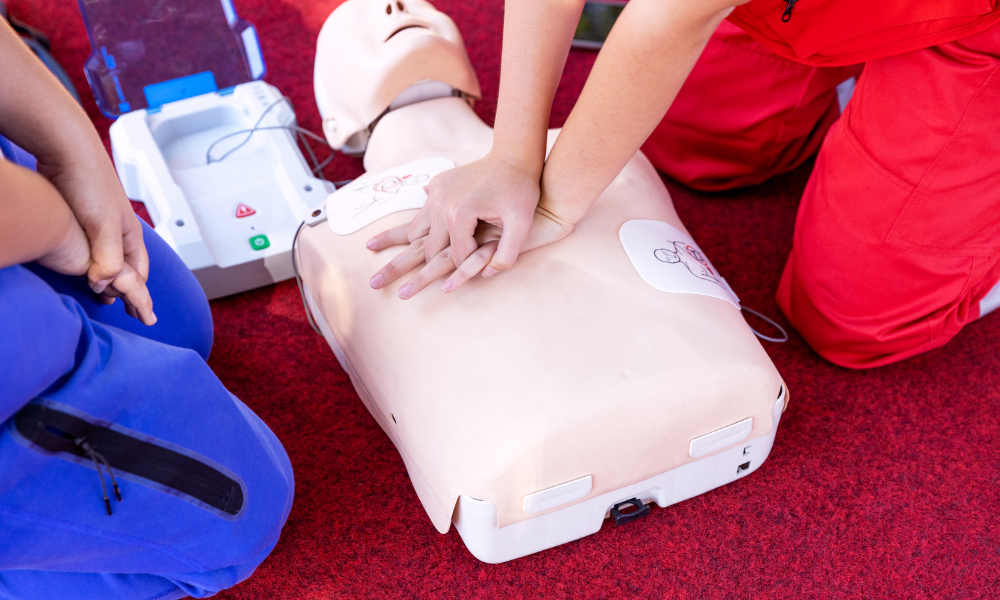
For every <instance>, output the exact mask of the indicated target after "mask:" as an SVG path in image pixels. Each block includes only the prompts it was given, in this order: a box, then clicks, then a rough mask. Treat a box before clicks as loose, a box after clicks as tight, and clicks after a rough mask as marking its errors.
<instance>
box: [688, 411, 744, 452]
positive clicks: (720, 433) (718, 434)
mask: <svg viewBox="0 0 1000 600" xmlns="http://www.w3.org/2000/svg"><path fill="white" fill-rule="evenodd" d="M751 431H753V417H750V418H748V419H744V420H742V421H740V422H739V423H733V424H732V425H728V426H726V427H723V428H722V429H718V430H716V431H713V432H712V433H706V434H705V435H703V436H701V437H696V438H694V439H693V440H691V457H692V458H698V457H699V456H705V455H706V454H711V453H713V452H715V451H716V450H722V449H723V448H725V447H726V446H732V445H733V444H735V443H737V442H742V441H743V440H745V439H747V438H748V437H750V432H751Z"/></svg>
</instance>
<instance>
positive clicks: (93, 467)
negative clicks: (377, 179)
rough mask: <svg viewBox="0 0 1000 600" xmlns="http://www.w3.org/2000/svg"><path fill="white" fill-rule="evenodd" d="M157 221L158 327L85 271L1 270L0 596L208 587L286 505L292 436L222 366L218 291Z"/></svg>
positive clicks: (228, 572) (271, 529)
mask: <svg viewBox="0 0 1000 600" xmlns="http://www.w3.org/2000/svg"><path fill="white" fill-rule="evenodd" d="M145 234H146V239H147V248H148V250H149V254H150V262H151V268H150V280H149V286H150V293H151V294H152V296H153V301H154V305H155V307H156V311H157V315H158V316H159V318H160V321H159V322H158V323H157V325H155V326H154V327H152V328H146V327H144V326H142V325H141V324H139V323H138V322H137V321H133V320H131V319H130V318H129V317H127V316H125V314H124V311H123V309H122V306H121V303H120V302H118V303H116V304H115V305H112V306H111V307H105V306H103V305H101V304H99V303H98V302H96V301H95V300H94V299H93V297H92V295H91V294H90V292H89V290H88V289H87V288H86V285H85V284H84V283H83V282H82V281H77V280H73V279H72V278H64V277H61V276H58V275H54V274H52V273H49V272H46V271H44V269H39V268H37V267H34V266H32V267H29V268H26V267H20V266H18V267H10V268H8V269H4V270H0V332H3V333H2V336H3V339H2V340H0V341H2V344H0V381H2V382H3V385H2V386H0V598H5V599H8V598H9V599H11V600H15V599H16V600H20V599H25V600H27V599H40V598H60V599H75V598H80V599H90V598H95V599H96V598H124V599H136V600H152V599H154V598H162V599H170V598H181V597H184V596H185V595H192V596H195V597H205V596H210V595H212V594H214V593H216V592H218V591H220V590H222V589H225V588H227V587H230V586H232V585H234V584H235V583H237V582H239V581H242V580H243V579H245V578H247V577H248V576H249V575H250V574H251V573H253V570H254V569H255V568H256V567H257V565H258V564H260V562H261V561H263V559H264V558H265V557H266V556H267V554H268V553H269V552H270V551H271V549H272V548H273V547H274V545H275V543H276V542H277V540H278V536H279V534H280V531H281V527H282V525H283V524H284V522H285V519H286V518H287V516H288V511H289V509H290V507H291V501H292V496H293V485H294V484H293V479H292V472H291V466H290V464H289V462H288V458H287V456H286V454H285V452H284V450H283V449H282V447H281V445H280V443H279V442H278V440H277V439H276V438H275V437H274V435H273V434H272V433H271V431H270V430H269V429H268V428H267V426H266V425H264V423H263V422H261V421H260V419H258V418H257V417H256V416H255V415H254V414H253V413H252V412H251V411H250V410H249V409H248V408H247V407H246V406H244V405H243V403H242V402H240V401H239V400H237V399H236V398H234V397H233V396H232V395H231V394H229V392H228V391H226V389H225V388H224V387H223V385H222V384H221V383H220V382H219V380H218V379H217V378H216V377H215V376H214V374H213V373H212V372H211V370H210V369H209V368H208V365H207V364H206V363H205V361H204V359H203V357H204V356H207V354H208V351H209V349H210V348H211V317H210V314H209V313H208V305H207V302H206V301H205V299H204V295H203V294H201V292H200V289H198V288H197V283H196V282H194V278H193V277H192V276H191V274H190V272H189V271H187V270H186V269H185V268H184V266H183V264H181V263H180V260H179V259H178V258H177V257H176V255H174V254H173V252H172V251H170V249H169V248H167V247H166V246H165V245H163V246H162V247H159V248H158V245H160V244H163V243H162V241H161V240H159V238H158V236H156V234H155V233H153V232H152V231H151V230H149V229H148V228H147V229H146V231H145ZM163 250H165V252H163ZM192 285H193V286H194V287H192ZM108 467H110V470H111V473H112V474H113V475H114V477H115V480H116V481H117V486H118V487H119V488H120V491H121V498H122V499H121V501H119V500H118V499H117V498H116V497H115V493H114V491H113V490H114V487H113V484H112V481H111V478H110V475H109V473H108V471H109V469H108ZM105 489H106V491H107V492H106V493H107V495H108V497H109V498H110V500H109V505H110V508H111V509H112V511H113V514H112V515H111V516H109V515H108V513H107V510H106V506H105V500H104V496H105Z"/></svg>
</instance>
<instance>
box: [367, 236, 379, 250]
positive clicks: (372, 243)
mask: <svg viewBox="0 0 1000 600" xmlns="http://www.w3.org/2000/svg"><path fill="white" fill-rule="evenodd" d="M376 242H378V240H377V239H375V238H372V239H370V240H368V243H367V244H365V248H368V249H369V250H374V249H375V243H376Z"/></svg>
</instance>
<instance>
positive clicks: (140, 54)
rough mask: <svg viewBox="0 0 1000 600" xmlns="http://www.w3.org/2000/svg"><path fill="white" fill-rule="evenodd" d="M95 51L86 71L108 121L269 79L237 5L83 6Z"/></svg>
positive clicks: (221, 1) (216, 1)
mask: <svg viewBox="0 0 1000 600" xmlns="http://www.w3.org/2000/svg"><path fill="white" fill-rule="evenodd" d="M78 2H79V5H80V12H82V13H83V21H84V23H85V24H86V27H87V34H88V36H89V37H90V45H91V47H92V48H93V52H92V53H91V55H90V57H89V58H88V59H87V62H86V64H85V65H84V71H85V72H86V74H87V81H88V82H89V83H90V88H91V89H92V90H93V91H94V97H95V98H97V105H98V106H99V107H100V109H101V112H103V113H104V114H105V115H107V116H109V117H111V118H112V119H115V118H118V117H120V116H121V115H123V114H125V113H127V112H130V111H133V110H139V109H142V108H150V109H154V108H159V107H160V106H162V105H163V104H166V103H167V102H174V101H176V100H183V99H184V98H190V97H192V96H197V95H199V94H206V93H209V92H215V91H218V90H220V89H222V90H225V89H227V88H231V87H233V86H235V85H239V84H241V83H247V82H248V81H253V80H255V79H260V78H261V77H263V76H264V71H265V67H264V55H263V54H261V51H260V43H259V42H258V39H257V30H256V29H255V28H254V26H253V25H251V24H250V23H248V22H247V21H244V20H243V19H241V18H239V17H238V16H237V15H236V10H235V9H234V8H233V3H232V0H78Z"/></svg>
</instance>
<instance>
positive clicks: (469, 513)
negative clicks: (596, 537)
mask: <svg viewBox="0 0 1000 600" xmlns="http://www.w3.org/2000/svg"><path fill="white" fill-rule="evenodd" d="M303 295H304V297H305V301H306V305H307V308H308V310H309V312H310V313H311V314H312V316H313V318H314V319H315V321H316V325H317V326H318V327H319V330H320V331H321V332H322V333H323V338H324V339H326V341H327V343H328V344H329V345H330V349H331V350H333V353H334V355H335V356H336V357H337V362H339V363H340V366H341V367H342V368H343V369H344V371H345V372H347V374H348V376H349V377H350V378H351V382H352V383H353V384H354V387H355V389H356V390H357V391H358V395H359V396H360V397H361V400H362V402H364V404H365V407H366V408H367V409H368V411H369V412H370V413H371V415H372V416H373V417H375V420H376V421H377V422H378V424H379V426H380V427H381V428H382V430H383V431H384V432H385V433H386V435H388V436H389V439H391V440H392V442H393V444H394V445H395V446H396V448H397V449H398V450H400V454H401V455H402V456H403V458H404V462H406V454H405V452H403V451H402V448H401V447H400V444H399V440H398V439H397V438H396V436H395V435H394V433H393V431H392V428H391V427H390V426H389V424H388V423H386V422H384V417H383V416H382V414H381V412H380V411H379V410H378V408H377V407H376V406H375V404H374V403H373V402H372V399H371V397H370V396H368V394H367V393H365V388H364V386H363V385H362V384H361V382H360V381H359V380H358V378H357V375H356V374H355V373H354V370H353V369H352V368H351V366H350V364H349V363H348V362H347V360H346V357H345V355H344V352H343V350H342V349H341V347H340V344H339V343H338V342H337V339H336V337H335V336H334V335H333V332H332V331H331V330H330V326H329V325H328V324H327V322H326V319H324V318H323V313H322V311H320V310H319V309H318V307H317V306H316V303H315V301H314V300H313V299H312V295H311V294H310V293H309V289H308V287H305V286H304V287H303ZM786 396H787V392H786V390H785V387H784V386H781V388H780V391H779V393H778V398H777V399H776V400H775V402H774V408H773V410H772V411H771V421H772V425H771V430H770V432H769V433H766V434H764V435H761V436H757V437H754V438H746V439H744V440H742V442H741V443H739V444H738V445H736V446H734V447H731V448H729V449H728V450H725V451H723V452H719V453H716V454H710V455H709V456H706V457H704V458H701V459H699V460H696V461H694V462H691V463H688V464H686V465H682V466H680V467H677V468H675V469H671V470H669V471H667V472H665V473H662V474H660V475H657V476H656V477H652V478H650V479H646V480H643V481H639V482H636V483H635V484H632V485H629V486H626V487H623V488H619V489H617V490H614V491H613V492H609V493H606V494H602V495H600V496H597V497H594V498H591V499H589V500H585V501H584V502H580V503H578V504H573V505H570V506H568V507H566V508H563V509H561V510H557V511H554V512H549V513H545V514H543V515H541V516H538V517H535V518H533V519H528V520H525V521H519V522H517V523H514V524H511V525H508V526H506V527H498V526H497V507H496V505H495V504H493V503H492V502H487V501H484V500H478V499H476V498H471V497H469V496H465V495H463V496H460V497H459V501H458V505H457V506H456V507H455V513H454V515H453V516H452V523H454V525H455V529H457V530H458V533H459V535H461V537H462V541H463V542H465V546H466V547H467V548H468V549H469V552H471V553H472V555H473V556H475V557H476V558H478V559H479V560H481V561H483V562H486V563H492V564H496V563H502V562H506V561H509V560H513V559H515V558H520V557H522V556H527V555H529V554H534V553H535V552H541V551H542V550H547V549H549V548H554V547H556V546H559V545H561V544H565V543H567V542H571V541H573V540H577V539H580V538H582V537H586V536H588V535H591V534H593V533H597V532H598V531H600V529H601V527H602V525H603V524H604V521H605V519H608V518H609V517H611V511H612V509H613V508H615V507H616V506H619V505H621V504H623V503H626V502H628V501H629V500H632V499H637V500H639V501H640V502H641V503H642V504H644V505H645V504H650V503H654V502H655V503H656V505H657V506H659V507H660V508H665V507H667V506H670V505H672V504H677V503H678V502H683V501H684V500H687V499H689V498H693V497H695V496H698V495H701V494H703V493H705V492H708V491H711V490H713V489H715V488H718V487H722V486H724V485H726V484H728V483H732V482H733V481H736V480H737V479H740V478H742V477H746V476H747V475H749V474H750V473H753V472H754V471H756V470H757V469H758V468H760V466H761V465H762V464H764V461H765V460H767V458H768V456H769V455H770V453H771V448H772V446H773V444H774V437H775V435H776V433H777V431H778V422H779V421H780V419H781V413H782V411H783V410H784V407H785V401H786ZM725 429H729V427H727V428H725ZM747 433H749V431H747ZM703 437H707V436H703ZM730 439H732V438H731V437H730ZM737 441H740V440H735V441H733V442H732V443H736V442H737ZM408 470H409V469H408ZM588 479H589V478H588Z"/></svg>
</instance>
